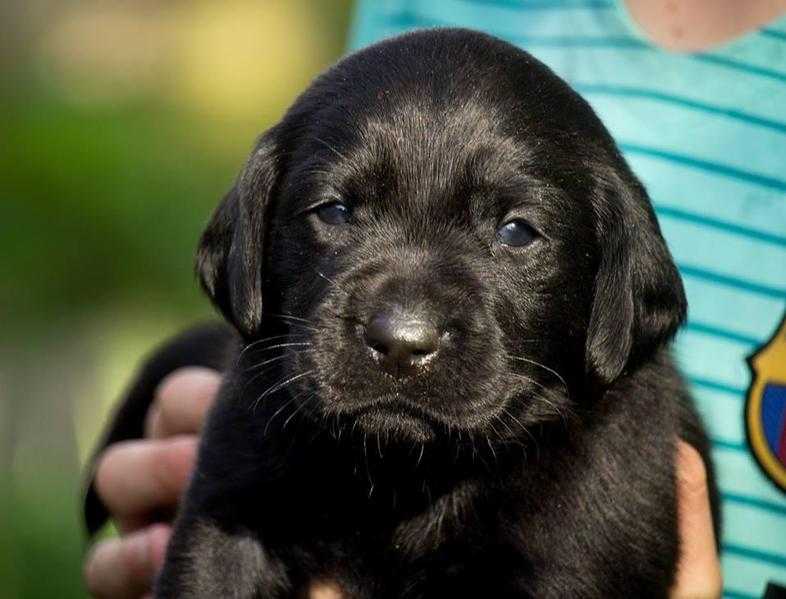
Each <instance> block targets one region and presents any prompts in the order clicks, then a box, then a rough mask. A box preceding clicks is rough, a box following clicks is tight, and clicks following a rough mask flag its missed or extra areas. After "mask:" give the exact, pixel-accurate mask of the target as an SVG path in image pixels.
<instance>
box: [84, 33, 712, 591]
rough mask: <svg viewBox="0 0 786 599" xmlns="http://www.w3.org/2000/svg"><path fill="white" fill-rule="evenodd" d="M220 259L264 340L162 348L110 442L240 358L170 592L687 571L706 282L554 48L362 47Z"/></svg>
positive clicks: (229, 227) (298, 107)
mask: <svg viewBox="0 0 786 599" xmlns="http://www.w3.org/2000/svg"><path fill="white" fill-rule="evenodd" d="M197 262H198V272H199V275H200V277H201V281H202V284H203V286H204V288H205V290H206V291H207V293H208V295H209V296H210V297H211V298H212V300H213V301H214V303H215V304H216V305H217V306H218V308H219V309H220V310H221V311H222V312H223V314H224V315H225V316H226V318H227V320H228V321H229V322H230V323H231V324H232V325H233V327H234V329H235V330H236V331H237V333H239V335H238V334H237V333H235V332H229V331H227V330H218V329H215V328H210V329H202V330H195V331H192V332H190V333H189V334H187V335H186V336H185V337H183V338H181V339H178V340H176V341H174V342H173V343H172V344H170V345H169V346H167V347H166V348H164V349H163V350H162V351H161V352H159V354H157V355H155V356H154V357H153V358H152V359H151V361H150V362H149V363H148V365H147V366H146V368H145V369H144V370H143V372H142V374H141V376H140V378H139V379H138V381H137V383H136V385H135V386H134V388H132V390H131V393H130V394H129V396H128V397H127V398H126V401H125V403H124V405H123V406H121V408H120V411H119V412H118V415H117V417H116V419H115V422H114V424H113V427H112V428H111V429H110V431H109V434H108V436H107V439H106V443H110V442H114V441H117V440H119V439H122V438H128V437H133V436H137V435H140V434H141V430H142V421H143V418H144V413H145V411H146V409H147V405H148V404H149V402H150V400H151V398H152V390H153V388H154V387H155V385H156V384H157V382H158V381H160V380H161V378H163V376H165V375H166V373H168V372H170V371H171V370H173V369H175V368H177V367H178V366H180V365H183V364H195V363H197V364H204V365H209V366H214V367H219V368H223V369H224V370H225V371H226V381H225V384H224V386H223V389H222V391H221V393H220V397H219V399H218V402H217V404H216V406H215V408H214V410H213V412H212V413H211V415H210V417H209V420H208V423H207V425H206V430H205V433H204V438H203V442H202V445H201V448H200V454H199V460H198V465H197V471H196V474H195V476H194V477H193V480H192V482H191V486H190V488H189V491H188V493H187V496H186V498H185V500H184V504H183V507H182V510H181V512H180V514H179V515H178V518H177V521H176V525H175V532H174V536H173V538H172V541H171V545H170V549H169V552H168V556H167V560H166V564H165V566H164V570H163V573H162V575H161V577H160V579H159V581H158V584H157V589H156V593H157V596H158V597H211V598H213V597H264V598H274V597H292V596H297V595H298V593H300V592H302V590H303V589H304V588H305V587H306V586H307V584H308V583H309V581H311V580H315V579H322V580H334V581H336V582H337V583H338V584H339V586H340V587H341V588H342V589H343V591H344V593H345V595H346V596H347V597H353V598H355V597H357V598H380V597H412V598H415V597H434V598H436V597H440V598H441V597H451V598H457V597H473V598H477V597H494V598H504V597H511V598H512V597H538V598H540V597H560V598H562V597H605V598H608V597H666V596H667V594H668V589H669V586H670V584H671V583H672V580H673V578H674V573H675V564H676V560H677V556H678V551H679V548H678V536H677V522H676V506H675V480H674V472H675V457H676V456H675V451H676V441H677V439H678V437H681V438H683V439H685V440H686V441H688V442H689V443H691V444H692V445H694V446H695V447H696V448H697V449H698V450H699V451H700V452H701V453H702V455H703V456H705V460H706V457H707V455H708V454H707V441H706V439H705V436H704V434H703V432H702V429H701V426H700V423H699V421H698V418H697V417H696V415H695V413H694V411H693V408H692V407H691V402H690V399H689V398H688V396H687V394H686V392H685V390H684V388H683V384H682V381H681V380H680V377H679V375H678V374H677V372H676V370H675V368H674V366H673V365H672V362H671V359H670V357H669V355H668V353H667V350H666V345H667V344H668V342H669V340H670V339H671V337H672V336H673V335H674V333H675V331H676V330H677V328H678V327H679V325H680V324H681V322H682V321H683V319H684V317H685V311H686V304H685V297H684V294H683V288H682V284H681V281H680V278H679V275H678V273H677V271H676V269H675V266H674V264H673V262H672V259H671V257H670V255H669V252H668V250H667V248H666V246H665V244H664V241H663V239H662V237H661V234H660V231H659V228H658V224H657V222H656V219H655V216H654V215H653V211H652V208H651V206H650V203H649V200H648V198H647V194H646V192H645V190H644V189H643V188H642V186H641V185H640V184H639V183H638V181H637V180H636V178H635V177H634V176H633V175H632V174H631V172H630V170H629V168H628V167H627V165H626V164H625V162H624V160H623V159H622V157H621V156H620V154H619V152H618V150H617V148H616V147H615V144H614V142H613V141H612V139H611V137H610V135H609V134H608V132H607V131H606V130H605V128H604V127H603V125H602V124H601V123H600V122H599V120H598V118H597V117H596V116H595V115H594V113H593V112H592V110H591V109H590V107H589V106H588V105H587V104H586V103H585V102H584V101H583V100H582V99H581V98H580V97H579V96H578V95H577V94H576V93H574V92H573V91H572V90H571V89H570V88H569V87H568V86H567V85H566V84H565V83H564V82H563V81H561V80H560V79H559V78H558V77H556V76H555V75H554V74H553V73H551V72H550V71H549V69H547V68H546V67H545V66H544V65H542V64H541V63H539V62H538V61H536V60H535V59H533V58H532V57H531V56H529V55H528V54H526V53H525V52H523V51H521V50H519V49H517V48H515V47H514V46H511V45H509V44H507V43H505V42H502V41H499V40H496V39H494V38H491V37H489V36H486V35H483V34H480V33H474V32H470V31H465V30H432V31H423V32H418V33H413V34H409V35H404V36H402V37H398V38H395V39H392V40H389V41H385V42H382V43H380V44H377V45H375V46H372V47H370V48H367V49H365V50H362V51H360V52H358V53H356V54H353V55H351V56H349V57H347V58H346V59H344V60H342V61H341V62H340V63H338V64H337V65H336V66H335V67H333V68H332V69H330V70H329V71H327V72H326V73H325V74H323V75H322V76H320V77H319V78H317V79H316V81H314V83H313V84H312V85H311V87H310V88H309V89H308V90H307V91H306V92H305V93H304V94H303V95H302V96H301V97H300V98H299V99H298V100H297V101H296V102H295V104H294V105H293V106H292V108H291V109H290V110H289V112H288V113H287V114H286V115H285V116H284V118H283V120H282V121H281V122H280V123H279V124H277V125H276V126H275V127H273V128H272V129H271V130H269V131H268V132H267V133H265V134H264V135H263V136H262V137H261V139H260V140H259V142H258V144H257V146H256V148H255V149H254V152H253V153H252V155H251V157H250V159H249V160H248V163H247V164H246V166H245V168H244V169H243V171H242V173H241V174H240V176H239V178H238V180H237V183H236V185H235V187H234V188H233V189H232V190H231V191H230V192H229V194H228V195H227V196H226V198H225V199H224V201H223V202H222V204H221V205H220V206H219V208H218V209H217V211H216V213H215V214H214V216H213V218H212V220H211V222H210V224H209V225H208V228H207V230H206V231H205V233H204V235H203V238H202V241H201V245H200V248H199V253H198V260H197ZM707 465H708V470H709V474H710V488H711V490H712V494H713V497H714V494H715V490H714V486H713V484H712V478H711V477H712V470H711V468H709V466H710V464H709V463H708V464H707ZM715 505H717V501H715ZM713 509H714V513H715V515H716V523H717V508H716V507H715V506H714V508H713ZM86 516H87V520H88V525H89V527H90V528H91V529H95V528H97V527H98V526H99V525H100V524H101V523H102V522H103V520H104V519H105V518H106V511H105V510H104V508H103V507H102V506H101V504H100V501H99V500H98V499H97V497H96V495H95V494H94V493H93V492H92V491H91V492H90V493H89V495H88V502H87V507H86Z"/></svg>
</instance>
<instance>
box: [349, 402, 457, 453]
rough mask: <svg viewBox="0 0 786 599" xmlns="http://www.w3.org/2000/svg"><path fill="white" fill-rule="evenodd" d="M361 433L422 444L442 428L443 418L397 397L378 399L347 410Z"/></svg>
mask: <svg viewBox="0 0 786 599" xmlns="http://www.w3.org/2000/svg"><path fill="white" fill-rule="evenodd" d="M344 414H345V415H346V416H348V417H350V418H351V419H352V420H354V421H355V422H356V423H357V425H358V427H360V428H361V429H362V430H363V431H364V432H366V433H370V434H374V435H378V436H381V437H383V438H386V439H389V440H401V441H412V442H418V443H425V442H428V441H432V440H434V439H435V438H436V437H437V436H438V434H439V430H440V429H443V428H445V423H444V422H443V419H442V418H440V417H439V416H438V415H436V414H433V413H432V412H431V411H430V410H427V409H425V408H423V407H422V406H420V405H418V404H415V403H413V402H410V401H407V400H405V399H400V398H393V399H391V398H381V399H379V400H376V401H372V402H368V403H366V404H365V405H361V406H357V407H354V408H352V409H351V410H347V411H345V412H344Z"/></svg>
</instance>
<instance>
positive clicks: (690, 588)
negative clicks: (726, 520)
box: [671, 442, 722, 599]
mask: <svg viewBox="0 0 786 599" xmlns="http://www.w3.org/2000/svg"><path fill="white" fill-rule="evenodd" d="M677 517H678V520H679V532H680V559H679V563H678V565H677V579H676V582H675V585H674V588H673V591H672V595H671V596H672V599H689V598H690V599H693V598H702V599H710V598H715V597H720V595H721V589H722V579H721V571H720V562H719V560H718V553H717V549H716V544H715V532H714V531H713V527H712V513H711V510H710V498H709V490H708V488H707V471H706V469H705V466H704V460H703V459H702V457H701V456H700V455H699V452H698V451H696V450H695V449H694V448H693V447H691V446H690V445H688V444H687V443H683V442H680V444H679V447H678V450H677Z"/></svg>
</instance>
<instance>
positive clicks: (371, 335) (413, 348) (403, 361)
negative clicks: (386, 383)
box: [366, 312, 441, 375]
mask: <svg viewBox="0 0 786 599" xmlns="http://www.w3.org/2000/svg"><path fill="white" fill-rule="evenodd" d="M440 337H441V335H440V331H439V329H438V328H437V326H436V325H435V324H434V322H432V321H431V320H430V319H428V318H419V317H416V316H413V315H408V314H401V313H391V312H382V313H379V314H375V315H374V316H372V318H371V320H370V321H369V323H368V325H366V344H367V345H368V346H369V347H370V348H371V350H372V351H373V352H374V354H375V356H376V357H377V358H378V360H379V364H380V366H382V368H383V369H384V370H386V371H387V372H389V373H390V374H393V375H399V374H407V373H408V372H410V371H411V370H412V369H414V368H415V367H417V366H420V365H423V364H425V363H426V362H427V361H428V360H429V359H430V358H432V357H433V356H434V354H436V353H437V351H438V350H439V342H440Z"/></svg>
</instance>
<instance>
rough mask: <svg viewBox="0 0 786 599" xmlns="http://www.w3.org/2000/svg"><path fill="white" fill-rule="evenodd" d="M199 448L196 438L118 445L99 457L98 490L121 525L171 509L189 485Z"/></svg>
mask: <svg viewBox="0 0 786 599" xmlns="http://www.w3.org/2000/svg"><path fill="white" fill-rule="evenodd" d="M196 448H197V438H196V437H193V436H179V437H172V438H170V439H160V440H135V441H123V442H121V443H115V444H114V445H111V446H110V447H109V448H108V449H107V450H106V451H105V452H104V453H103V454H102V455H101V457H100V458H99V461H98V467H97V469H96V477H95V485H96V491H97V492H98V495H99V497H101V499H102V500H103V502H104V504H105V505H106V506H107V508H108V509H109V511H110V512H111V513H112V515H113V516H114V517H115V518H116V519H118V520H119V521H120V522H121V523H122V522H123V521H124V520H126V521H128V522H134V521H139V520H140V518H142V519H143V518H144V517H145V516H146V515H149V514H151V513H153V512H155V511H158V510H163V509H166V508H171V507H172V506H174V505H176V503H177V501H178V500H179V498H180V495H181V494H182V492H183V491H184V489H185V487H186V484H187V483H188V479H189V477H190V475H191V471H192V470H193V467H194V462H195V459H196ZM133 527H134V526H131V528H133Z"/></svg>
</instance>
